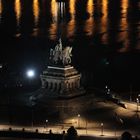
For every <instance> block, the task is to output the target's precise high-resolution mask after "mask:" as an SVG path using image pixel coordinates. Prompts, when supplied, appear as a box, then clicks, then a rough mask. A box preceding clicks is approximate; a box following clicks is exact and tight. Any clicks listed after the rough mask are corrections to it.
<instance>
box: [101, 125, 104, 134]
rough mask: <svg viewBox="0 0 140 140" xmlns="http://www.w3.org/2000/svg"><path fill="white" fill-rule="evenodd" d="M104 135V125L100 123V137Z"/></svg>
mask: <svg viewBox="0 0 140 140" xmlns="http://www.w3.org/2000/svg"><path fill="white" fill-rule="evenodd" d="M103 135H104V123H101V136H103Z"/></svg>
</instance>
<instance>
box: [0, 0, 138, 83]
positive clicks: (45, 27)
mask: <svg viewBox="0 0 140 140" xmlns="http://www.w3.org/2000/svg"><path fill="white" fill-rule="evenodd" d="M139 10H140V2H138V1H132V0H67V1H66V2H56V0H12V1H10V0H0V29H2V31H3V33H4V35H5V38H6V39H7V35H8V36H12V37H13V36H14V37H15V40H16V39H17V40H19V44H17V46H18V47H19V46H20V47H21V46H22V47H23V48H26V47H27V48H28V49H27V50H26V52H28V51H29V52H30V49H29V47H30V46H36V45H37V46H40V47H38V49H40V52H41V49H42V48H41V47H42V46H43V45H44V46H47V47H48V46H49V47H50V46H52V44H53V43H54V42H56V40H57V39H58V38H59V37H60V36H61V37H62V39H63V41H64V42H66V41H68V43H72V45H73V46H74V47H75V46H76V45H77V46H76V47H75V48H76V49H77V48H78V49H77V50H76V49H75V50H74V49H73V50H74V51H75V52H74V51H73V52H74V53H75V54H76V55H73V56H75V57H76V58H74V61H76V62H75V63H76V64H78V65H79V67H81V69H82V68H85V69H87V68H89V69H90V68H91V67H93V70H95V69H94V68H97V69H96V70H95V71H97V73H98V74H99V76H101V77H102V74H103V73H104V77H103V79H105V78H108V77H109V76H106V75H107V74H106V73H105V72H103V71H106V72H107V73H111V72H112V71H111V70H110V71H111V72H110V71H109V70H108V69H109V68H108V67H109V66H110V64H111V62H112V64H113V66H112V67H110V69H111V68H112V69H113V68H114V69H116V68H118V67H119V68H118V69H119V70H120V69H121V68H122V66H124V69H125V68H127V67H125V66H128V67H130V68H133V67H134V66H135V65H134V66H132V67H131V65H132V64H131V63H129V62H130V61H129V59H131V56H129V55H128V56H127V55H125V53H126V54H127V53H128V52H133V50H135V51H137V50H139V49H140V43H139V38H140V19H139V16H138V15H139ZM2 36H3V34H2ZM40 38H41V39H42V40H43V39H44V40H43V41H42V40H41V39H40ZM20 39H21V40H20ZM24 39H25V40H24ZM26 39H27V40H29V42H28V41H26ZM17 40H16V41H17ZM46 40H47V41H46ZM35 41H36V42H39V43H38V44H37V43H36V42H35ZM22 42H24V43H25V44H24V43H22ZM40 42H41V43H40ZM50 42H53V43H52V44H51V43H50ZM4 43H5V42H4ZM45 43H46V44H45ZM118 44H119V45H120V46H119V45H118ZM9 46H10V47H11V44H10V45H9V44H8V45H7V47H9ZM17 46H16V47H17ZM44 46H43V47H44ZM89 46H92V47H90V48H89ZM4 47H5V45H3V48H4ZM10 47H9V48H10ZM47 47H46V48H47ZM11 48H12V47H11ZM79 48H80V49H79ZM91 48H92V49H91ZM98 49H100V50H98ZM11 50H12V51H15V50H14V49H11ZM79 50H80V51H79ZM5 52H6V54H7V50H5ZM19 52H20V51H19ZM31 52H32V53H31V54H28V55H29V57H27V59H28V61H31V59H30V57H33V58H37V57H36V56H38V57H39V60H38V63H39V65H40V62H42V60H41V59H43V58H41V57H43V56H42V54H41V55H40V54H39V52H38V51H37V53H35V52H36V50H35V49H34V50H32V51H31ZM33 52H34V53H35V54H34V56H33ZM106 52H107V53H106ZM112 52H113V53H114V52H115V53H117V55H118V54H119V55H122V56H117V58H114V61H113V57H115V56H113V55H112ZM14 53H17V54H18V52H16V51H15V52H14ZM20 53H21V54H23V53H22V51H21V52H20ZM44 53H45V54H44V55H46V52H44ZM26 54H27V53H26ZM3 55H4V56H3V57H4V58H5V54H4V53H3ZM108 55H109V56H108ZM110 55H111V57H110ZM15 56H16V55H15ZM24 57H25V56H24ZM24 57H21V59H23V58H24ZM44 58H47V56H45V57H44ZM125 58H127V59H128V61H127V59H125ZM91 59H92V60H94V61H93V62H92V65H91V63H90V60H91ZM135 60H136V59H134V60H133V63H134V61H135ZM109 61H111V62H109ZM45 62H46V61H45ZM104 62H105V63H104ZM31 63H36V62H35V61H34V62H31ZM42 63H43V62H42ZM106 64H107V65H106ZM124 64H125V65H124ZM42 65H43V64H42ZM120 67H121V68H120ZM100 68H101V69H102V70H100ZM99 70H100V71H99ZM116 71H117V70H116ZM116 71H115V70H114V73H115V72H116ZM128 73H129V74H130V73H131V70H130V71H128ZM134 73H135V72H134ZM98 74H97V75H98ZM115 74H116V73H115ZM115 74H114V75H115ZM121 74H122V75H125V74H124V73H123V71H120V73H119V74H118V75H121ZM110 75H111V74H110ZM122 75H121V76H120V77H122ZM126 77H127V76H126ZM126 77H125V78H126ZM129 77H131V78H132V79H133V77H134V76H129ZM98 78H99V77H97V79H98ZM131 78H130V79H131ZM103 79H101V80H103ZM101 80H100V79H99V81H101Z"/></svg>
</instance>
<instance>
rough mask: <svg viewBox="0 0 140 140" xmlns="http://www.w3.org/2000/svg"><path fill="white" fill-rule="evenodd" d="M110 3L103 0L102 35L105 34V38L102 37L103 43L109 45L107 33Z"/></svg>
mask: <svg viewBox="0 0 140 140" xmlns="http://www.w3.org/2000/svg"><path fill="white" fill-rule="evenodd" d="M107 5H108V1H107V0H102V14H103V16H102V18H101V26H100V28H101V33H105V34H104V35H103V36H102V42H103V43H105V44H106V43H107V40H108V35H107V31H108V28H107V22H108V21H107V15H108V6H107Z"/></svg>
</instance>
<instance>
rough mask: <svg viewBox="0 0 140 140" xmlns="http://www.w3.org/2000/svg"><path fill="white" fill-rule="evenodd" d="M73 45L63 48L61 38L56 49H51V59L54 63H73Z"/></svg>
mask: <svg viewBox="0 0 140 140" xmlns="http://www.w3.org/2000/svg"><path fill="white" fill-rule="evenodd" d="M71 51H72V47H70V46H67V47H65V48H64V49H63V47H62V42H61V39H59V43H58V44H57V45H56V46H55V48H54V49H52V48H51V49H50V60H51V61H52V63H54V64H63V65H68V64H70V63H71V56H72V54H71Z"/></svg>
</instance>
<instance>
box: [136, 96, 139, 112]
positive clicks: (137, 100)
mask: <svg viewBox="0 0 140 140" xmlns="http://www.w3.org/2000/svg"><path fill="white" fill-rule="evenodd" d="M136 102H137V112H139V98H137V99H136Z"/></svg>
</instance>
